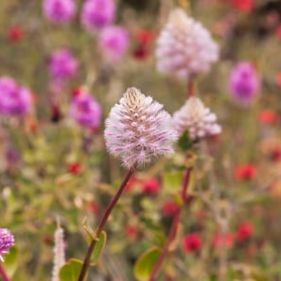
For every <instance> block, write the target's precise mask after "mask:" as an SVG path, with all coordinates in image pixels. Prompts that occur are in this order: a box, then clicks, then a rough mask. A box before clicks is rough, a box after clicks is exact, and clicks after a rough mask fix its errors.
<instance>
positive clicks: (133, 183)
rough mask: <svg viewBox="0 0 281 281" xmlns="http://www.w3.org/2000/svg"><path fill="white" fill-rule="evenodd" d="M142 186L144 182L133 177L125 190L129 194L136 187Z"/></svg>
mask: <svg viewBox="0 0 281 281" xmlns="http://www.w3.org/2000/svg"><path fill="white" fill-rule="evenodd" d="M141 184H142V180H140V179H138V178H137V177H134V176H133V177H131V179H130V180H129V182H128V183H127V185H126V188H125V190H126V191H127V192H130V191H132V190H133V188H135V187H136V186H138V185H141Z"/></svg>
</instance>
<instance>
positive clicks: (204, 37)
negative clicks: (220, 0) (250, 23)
mask: <svg viewBox="0 0 281 281" xmlns="http://www.w3.org/2000/svg"><path fill="white" fill-rule="evenodd" d="M218 58H219V47H218V45H217V43H216V42H215V41H214V40H213V39H212V37H211V35H210V33H209V31H208V30H207V29H205V28H204V27H203V25H202V24H201V23H200V22H197V21H195V20H194V19H192V18H190V17H188V16H187V15H186V13H185V11H184V10H182V9H179V8H177V9H175V10H173V11H172V12H171V14H170V16H169V18H168V22H167V23H166V25H165V26H164V27H163V29H162V31H161V33H160V36H159V38H158V40H157V46H156V60H157V69H158V71H160V72H162V73H166V74H171V75H174V76H176V77H178V78H184V79H187V78H188V77H189V76H191V75H194V74H199V73H205V72H207V71H208V70H209V69H210V66H211V64H213V63H215V62H216V61H217V60H218Z"/></svg>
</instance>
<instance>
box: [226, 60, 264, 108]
mask: <svg viewBox="0 0 281 281" xmlns="http://www.w3.org/2000/svg"><path fill="white" fill-rule="evenodd" d="M259 88H260V79H259V77H258V75H257V72H256V69H255V67H254V66H253V65H252V64H251V63H249V62H241V63H238V64H237V65H235V67H234V68H233V70H232V72H231V75H230V80H229V89H230V94H231V96H232V98H233V100H234V101H235V102H236V103H238V104H240V105H250V104H251V103H252V102H253V101H254V100H255V98H256V96H257V94H258V90H259Z"/></svg>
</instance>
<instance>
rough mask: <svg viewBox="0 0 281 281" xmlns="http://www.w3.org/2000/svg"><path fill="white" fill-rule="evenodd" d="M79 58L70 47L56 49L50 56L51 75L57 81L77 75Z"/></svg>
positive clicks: (49, 67)
mask: <svg viewBox="0 0 281 281" xmlns="http://www.w3.org/2000/svg"><path fill="white" fill-rule="evenodd" d="M78 67H79V62H78V60H77V59H76V58H75V57H74V55H73V54H72V52H71V51H70V50H68V49H65V48H64V49H59V50H56V51H55V52H54V53H53V54H52V55H51V57H50V61H49V65H48V69H49V74H50V76H51V77H52V78H53V79H54V80H56V81H63V80H66V79H69V78H72V77H74V76H75V75H76V73H77V70H78Z"/></svg>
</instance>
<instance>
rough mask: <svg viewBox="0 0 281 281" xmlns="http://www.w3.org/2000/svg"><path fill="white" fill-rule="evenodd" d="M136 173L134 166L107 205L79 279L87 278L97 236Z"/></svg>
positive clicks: (81, 280)
mask: <svg viewBox="0 0 281 281" xmlns="http://www.w3.org/2000/svg"><path fill="white" fill-rule="evenodd" d="M133 173H134V168H131V169H130V170H129V171H128V173H127V175H126V177H125V178H124V180H123V182H122V183H121V185H120V187H119V189H118V190H117V192H116V194H115V195H114V197H113V198H112V200H111V201H110V203H109V204H108V205H107V207H106V210H105V212H104V214H103V216H102V218H101V221H100V223H99V225H98V228H97V231H96V233H95V235H96V238H95V239H93V240H92V241H91V243H90V245H89V247H88V250H87V253H86V256H85V259H84V262H83V265H82V268H81V271H80V274H79V278H78V281H83V280H84V278H85V275H86V273H87V271H88V268H89V266H90V260H91V255H92V253H93V251H94V249H95V246H96V243H97V237H99V235H100V234H101V232H102V231H103V229H104V226H105V224H106V222H107V220H108V218H109V216H110V214H111V212H112V210H113V208H114V206H115V205H116V203H117V202H118V200H119V198H120V197H121V195H122V193H123V191H124V189H125V187H126V185H127V183H128V181H129V180H130V178H131V176H132V175H133Z"/></svg>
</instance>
